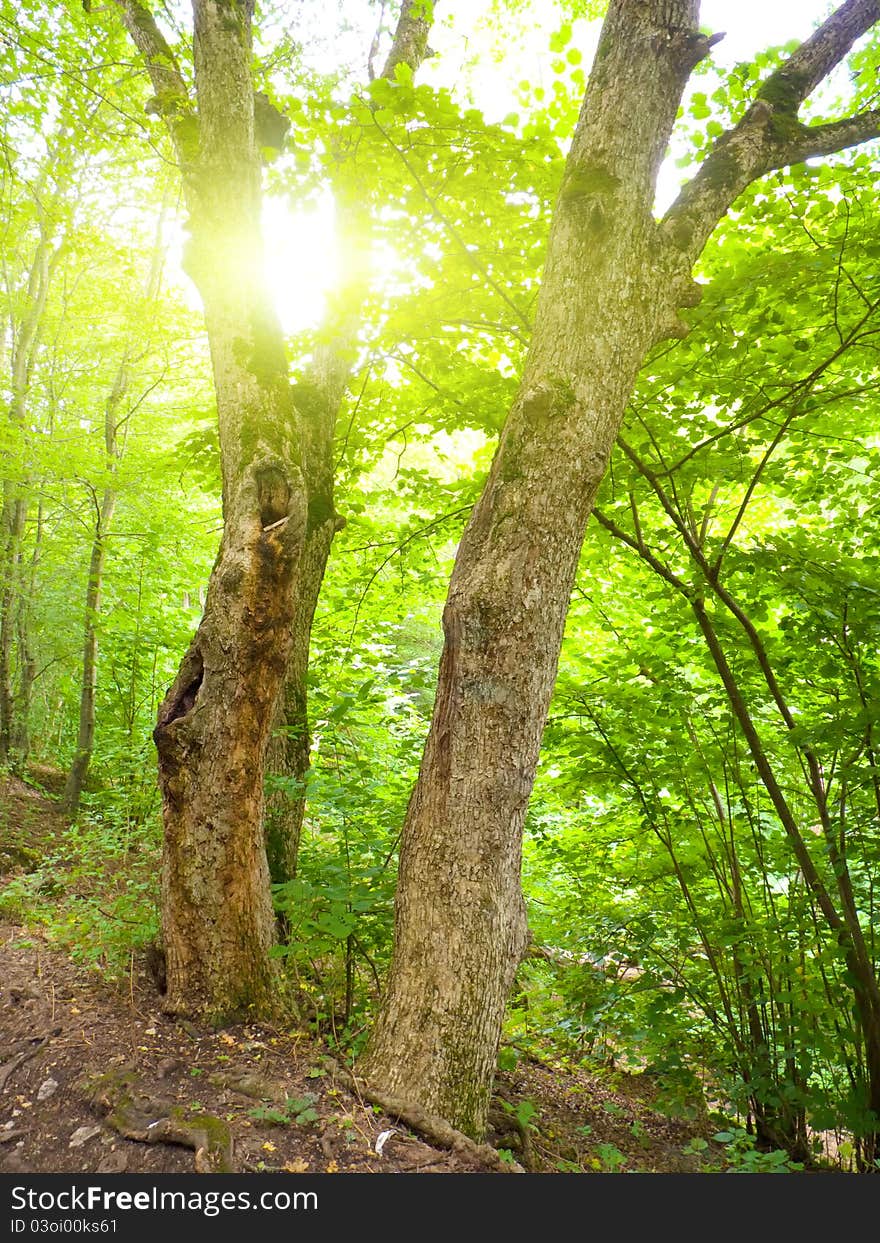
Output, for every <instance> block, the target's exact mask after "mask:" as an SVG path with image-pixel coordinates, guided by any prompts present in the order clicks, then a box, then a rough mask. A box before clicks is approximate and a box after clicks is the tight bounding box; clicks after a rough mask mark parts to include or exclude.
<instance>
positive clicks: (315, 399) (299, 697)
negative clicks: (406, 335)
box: [266, 327, 356, 884]
mask: <svg viewBox="0 0 880 1243" xmlns="http://www.w3.org/2000/svg"><path fill="white" fill-rule="evenodd" d="M355 336H356V330H355V328H354V327H352V328H351V329H350V330H349V331H347V332H344V333H343V334H342V335H341V337H340V338H339V339H338V340H337V341H335V342H334V343H332V344H330V345H327V346H322V347H318V349H317V350H316V352H315V361H314V364H313V366H312V369H311V374H310V377H309V383H308V384H307V385H306V386H299V388H298V389H297V399H298V401H299V402H300V404H301V405H302V406H303V408H304V409H306V410H308V418H307V430H306V444H305V460H306V463H307V466H306V473H307V477H308V488H309V508H308V527H307V532H306V542H305V548H304V550H303V556H302V561H301V563H300V570H299V573H298V575H297V579H296V592H295V598H294V600H293V625H292V643H291V648H290V655H289V657H288V661H287V670H286V673H285V678H284V689H283V693H282V695H281V697H280V699H279V702H278V706H277V709H276V714H275V721H274V724H273V734H272V739H271V741H270V744H269V751H268V756H267V771H268V772H269V773H271V774H272V775H273V776H275V777H276V778H280V779H281V781H280V783H279V786H280V788H278V789H277V790H276V791H275V793H274V794H270V796H269V798H268V801H267V814H266V849H267V854H268V858H269V872H270V875H271V879H272V880H273V882H275V883H276V884H281V883H283V882H284V881H288V880H292V879H293V877H294V876H296V866H297V859H298V856H299V843H300V836H301V833H302V824H303V817H304V815H305V807H306V795H305V783H306V778H307V776H308V771H309V752H310V747H311V735H310V730H309V714H308V682H307V675H308V668H309V647H310V644H311V636H312V623H313V621H314V617H315V609H316V608H317V605H318V597H319V595H320V592H321V584H322V582H323V581H324V572H325V570H326V567H327V559H328V557H329V555H330V546H331V544H332V543H333V537H334V535H335V534H336V532H337V530H338V529H339V528H340V526H341V525H342V520H341V519H340V518H339V517H338V515H337V514H336V510H335V507H334V497H333V476H334V469H335V463H334V460H333V438H334V432H335V428H336V418H337V414H338V411H339V407H340V405H341V403H342V399H343V396H344V392H345V388H346V385H347V384H348V379H349V375H350V372H351V366H352V358H353V353H354V347H355Z"/></svg>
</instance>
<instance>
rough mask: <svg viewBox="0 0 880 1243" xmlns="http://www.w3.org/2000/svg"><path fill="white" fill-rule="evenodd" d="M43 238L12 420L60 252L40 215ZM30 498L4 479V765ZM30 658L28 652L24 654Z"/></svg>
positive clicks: (21, 335) (18, 419)
mask: <svg viewBox="0 0 880 1243" xmlns="http://www.w3.org/2000/svg"><path fill="white" fill-rule="evenodd" d="M39 228H40V236H39V241H38V242H37V245H36V248H35V250H34V257H33V261H32V263H31V267H30V271H29V273H28V281H27V289H26V299H25V309H24V313H23V314H22V317H21V321H20V322H19V323H18V324H13V327H12V333H13V346H12V368H11V370H12V375H11V389H12V400H11V402H10V407H9V418H10V419H11V420H12V422H13V423H18V424H23V423H24V418H25V412H26V408H27V398H28V391H29V389H30V383H31V374H32V371H33V366H34V361H35V358H36V353H37V349H38V347H39V342H40V332H41V329H42V325H43V315H44V312H45V309H46V300H47V298H48V296H49V283H50V281H51V277H52V270H53V267H54V263H55V260H56V259H57V256H58V253H59V251H58V249H57V248H56V249H55V250H53V247H52V242H51V238H50V231H49V224H48V219H47V217H46V215H45V214H43V215H42V216H41V219H40V223H39ZM27 511H28V501H27V496H26V494H24V493H23V491H22V487H21V485H19V484H12V483H10V482H9V480H4V483H3V508H2V513H0V764H5V763H7V762H8V761H9V758H10V755H11V753H12V749H13V742H14V739H15V737H16V735H17V734H19V733H20V727H19V724H18V723H17V722H16V721H15V694H14V691H13V672H14V670H13V647H14V643H15V637H16V617H17V616H18V615H20V609H19V605H20V603H21V602H20V600H19V598H18V597H19V593H20V591H21V565H22V555H23V549H22V541H23V539H24V532H25V527H26V524H27ZM21 656H22V659H25V656H24V653H21Z"/></svg>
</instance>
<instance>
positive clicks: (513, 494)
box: [360, 0, 880, 1135]
mask: <svg viewBox="0 0 880 1243" xmlns="http://www.w3.org/2000/svg"><path fill="white" fill-rule="evenodd" d="M698 16H699V4H698V0H643V2H641V3H634V0H611V3H610V5H609V9H608V16H607V18H606V20H605V24H604V26H603V30H602V35H601V39H600V43H599V47H598V50H597V53H596V60H595V63H594V67H593V71H592V74H591V76H590V81H589V85H588V88H587V92H586V97H585V100H584V106H583V109H582V111H581V116H580V119H579V121H578V125H577V129H576V131H575V135H574V139H573V143H572V147H571V151H570V154H569V157H568V161H567V164H566V169H565V174H564V178H563V184H562V189H561V192H560V195H559V199H558V202H557V206H556V211H555V214H554V220H553V225H552V229H551V236H550V241H549V248H548V257H547V265H546V269H545V274H544V279H543V284H542V288H541V294H540V298H539V303H538V307H537V311H536V318H535V327H534V334H533V339H532V343H531V347H530V349H529V353H528V357H527V360H526V364H525V370H524V375H523V380H522V383H521V386H520V389H519V392H518V395H517V397H516V400H515V402H514V405H513V408H512V410H511V412H510V414H509V416H508V420H507V423H506V425H505V428H504V431H503V433H502V436H501V440H500V443H499V446H498V450H497V452H496V455H495V460H494V462H493V464H492V469H491V471H490V474H489V478H488V481H487V483H486V486H485V489H484V492H483V495H482V496H481V498H480V501H479V503H478V504H477V506H476V508H475V510H474V513H473V515H472V517H471V520H470V522H469V524H468V526H467V529H466V530H465V532H464V535H463V537H462V540H461V543H460V545H459V551H458V555H457V558H456V564H455V569H454V571H453V575H452V581H451V584H450V588H449V595H448V598H447V602H446V607H445V610H444V614H443V629H444V636H445V643H444V648H443V654H442V657H441V661H440V670H439V679H438V687H437V698H436V703H435V707H434V714H433V719H432V723H431V728H430V732H429V736H428V740H427V743H426V747H425V752H424V756H423V760H422V766H421V771H420V774H419V778H418V782H417V784H416V787H415V790H414V792H413V796H412V799H411V801H410V805H409V808H408V811H407V815H406V820H405V823H404V830H403V841H402V849H401V859H400V877H399V881H398V893H397V906H396V923H395V947H394V955H393V959H392V966H391V972H390V977H389V981H388V987H387V993H386V997H385V1000H384V1002H383V1005H382V1008H381V1011H380V1013H379V1016H378V1019H377V1022H376V1025H375V1028H374V1030H373V1032H372V1035H371V1038H370V1042H369V1044H368V1047H367V1050H366V1053H365V1055H364V1058H363V1061H362V1063H361V1067H360V1070H361V1072H362V1074H363V1076H364V1078H365V1081H366V1085H367V1087H368V1088H373V1089H374V1090H376V1091H378V1092H381V1093H382V1094H390V1095H393V1096H395V1097H397V1098H403V1099H404V1100H408V1101H410V1102H414V1103H417V1104H418V1105H420V1106H421V1107H422V1108H424V1109H427V1110H428V1111H429V1112H432V1113H435V1114H441V1115H443V1116H445V1117H446V1118H447V1119H448V1120H449V1121H451V1122H452V1123H453V1124H454V1125H455V1126H457V1127H459V1128H460V1129H461V1130H463V1131H465V1132H467V1133H469V1134H471V1135H479V1134H480V1133H481V1132H482V1131H483V1129H484V1125H485V1118H486V1111H487V1107H488V1102H489V1096H490V1092H491V1085H492V1078H493V1073H494V1067H495V1059H496V1053H497V1047H498V1041H499V1038H500V1032H501V1024H502V1019H503V1015H504V1008H505V1002H506V998H507V994H508V991H509V988H510V985H511V982H512V979H513V975H514V972H515V970H516V967H517V965H518V962H519V960H520V957H521V955H522V953H523V950H524V948H525V945H526V940H527V935H528V934H527V929H526V920H525V912H524V906H523V900H522V896H521V891H520V857H521V840H522V831H523V822H524V819H525V813H526V806H527V803H528V799H529V795H530V792H531V789H532V784H533V780H534V775H535V768H536V764H537V760H538V751H539V746H540V741H541V734H542V730H543V726H544V721H545V719H546V713H547V708H548V705H549V700H550V694H551V691H552V689H553V682H554V678H555V674H556V667H557V661H558V656H559V650H560V645H561V641H562V634H563V628H564V625H565V618H566V613H567V611H568V605H569V594H570V591H571V587H572V583H573V580H574V575H575V570H576V567H577V562H578V556H579V553H580V548H581V543H582V540H583V536H584V531H585V526H586V522H587V518H588V517H589V514H590V510H591V507H592V504H593V499H594V497H595V494H596V491H597V489H598V487H599V483H600V482H601V479H602V476H603V474H604V472H605V469H606V467H607V463H608V459H609V455H610V451H611V448H612V445H613V443H614V440H615V437H616V435H617V431H618V428H619V426H620V423H621V420H622V418H623V414H624V409H625V406H626V402H627V399H628V397H629V395H630V392H631V390H632V386H633V383H634V380H635V377H636V374H637V372H638V370H639V367H640V366H641V363H642V361H643V359H644V357H645V355H646V353H647V352H648V350H649V349H650V348H651V347H652V346H653V345H654V344H655V343H657V342H658V341H660V340H662V339H664V338H665V337H668V336H676V335H682V334H683V332H685V331H686V328H685V327H684V325H682V324H681V323H680V321H679V320H678V315H677V311H678V308H680V307H681V306H684V305H692V304H693V303H694V302H695V301H696V294H697V290H696V287H695V286H694V284H693V282H692V279H691V270H692V265H693V263H694V261H695V259H696V258H697V257H698V256H699V253H700V251H701V249H702V247H703V245H704V244H705V241H706V240H707V238H708V236H709V235H710V233H711V232H712V230H713V228H714V226H715V224H716V223H717V221H718V220H719V219H720V217H721V216H722V215H723V214H724V212H725V211H726V210H727V208H728V207H729V205H730V203H731V202H732V201H733V199H734V198H735V197H736V195H737V194H738V193H740V192H741V190H743V189H744V188H745V187H746V186H747V185H748V184H749V182H750V181H752V180H753V179H754V178H755V177H756V176H759V175H760V174H761V173H763V172H766V171H768V169H770V168H774V167H779V166H780V165H782V164H785V163H790V162H792V160H793V159H795V158H796V159H803V158H805V154H804V153H807V154H815V153H821V152H822V151H823V150H824V151H827V150H836V149H839V148H840V147H841V146H846V145H851V144H852V143H853V142H856V141H861V140H863V139H864V138H865V137H866V136H870V135H871V134H873V133H876V132H877V130H878V129H880V117H878V116H877V115H875V114H867V118H868V119H867V120H866V121H865V122H864V124H862V125H858V124H852V123H850V124H848V125H847V124H846V123H844V122H840V123H832V124H831V125H828V126H821V127H817V128H814V129H806V128H804V127H801V126H800V124H799V122H797V119H796V113H797V109H798V107H799V105H800V103H801V101H802V100H803V99H804V98H805V96H806V95H807V94H809V92H810V91H811V90H812V89H813V88H814V87H815V85H816V84H817V83H818V82H819V81H821V80H822V78H823V77H824V76H825V75H826V74H827V73H828V71H829V69H830V68H831V67H832V66H833V65H834V64H836V63H837V62H838V61H839V60H840V58H841V57H842V56H843V55H844V53H845V52H846V50H848V48H849V47H850V46H851V45H852V42H853V41H854V39H855V38H857V37H858V35H859V34H861V33H863V32H864V30H865V29H867V28H868V27H869V26H870V25H871V24H872V22H874V21H876V20H877V19H878V18H880V5H878V2H877V0H849V2H848V3H847V4H845V5H843V6H842V8H841V9H840V10H839V11H838V13H837V14H835V15H834V16H833V17H832V18H830V19H829V21H828V22H827V23H826V24H825V26H824V27H823V28H822V31H821V32H819V34H818V35H816V36H813V37H812V39H811V40H808V41H807V42H806V43H805V44H803V45H802V46H801V48H800V49H798V52H796V53H795V54H794V55H793V56H792V57H791V58H790V60H789V61H788V62H787V64H786V65H784V66H783V69H782V70H781V71H780V73H777V74H776V75H774V76H773V77H772V78H771V79H770V80H769V83H767V84H765V86H764V88H762V96H761V97H759V99H758V100H757V101H756V102H755V103H754V104H753V105H752V107H751V108H750V109H749V110H748V112H747V113H746V115H745V116H744V117H743V119H742V120H741V121H740V122H739V124H738V125H737V126H736V127H735V128H734V129H733V130H732V131H730V132H729V133H728V134H725V135H723V136H722V138H721V139H720V140H719V142H718V143H717V144H716V147H715V150H714V152H713V153H712V154H711V155H710V156H709V157H708V159H707V161H706V164H704V166H703V169H702V170H701V173H700V174H698V176H697V177H696V178H695V179H694V181H693V182H692V183H691V185H690V186H689V187H686V188H685V191H684V192H683V193H682V196H680V199H679V201H678V202H677V204H676V205H675V206H674V208H673V209H672V210H671V212H670V213H669V214H668V216H667V218H666V219H665V220H664V221H663V222H660V223H657V222H655V221H654V219H653V216H652V207H653V199H654V186H655V181H656V174H657V170H658V167H659V164H660V161H661V159H662V157H663V154H664V151H665V148H666V145H667V142H668V139H669V135H670V132H671V129H672V125H673V122H674V119H675V115H676V110H677V108H678V106H679V102H680V99H681V94H682V90H683V87H684V84H685V82H686V81H687V78H688V76H689V74H690V72H691V70H692V69H693V67H694V66H695V65H696V64H697V63H698V61H699V60H701V59H702V58H703V57H704V56H705V55H706V54H707V52H708V50H709V48H710V46H711V43H712V42H713V41H714V40H710V39H708V38H707V37H705V36H703V35H701V34H700V33H699V31H698V26H697V21H698ZM835 23H836V24H835ZM787 71H790V73H789V72H787ZM774 85H775V86H776V87H777V88H780V89H778V90H777V91H776V92H775V94H773V95H770V96H769V97H768V96H765V95H764V91H766V90H767V87H768V86H770V87H771V88H772V87H773V86H774ZM852 120H853V119H851V121H852ZM855 120H856V121H858V120H860V118H856V119H855ZM781 123H784V124H781ZM834 144H836V145H834Z"/></svg>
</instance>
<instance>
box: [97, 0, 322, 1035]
mask: <svg viewBox="0 0 880 1243" xmlns="http://www.w3.org/2000/svg"><path fill="white" fill-rule="evenodd" d="M119 3H120V7H121V8H122V11H123V16H124V20H125V23H126V26H127V28H128V30H129V33H130V34H131V36H132V39H133V41H134V42H135V44H136V45H137V47H138V49H139V50H140V52H141V54H142V56H143V58H144V60H145V62H146V66H147V69H148V71H149V73H150V77H151V80H152V83H153V87H154V90H155V91H156V98H157V101H158V103H157V107H159V108H160V110H161V111H162V114H163V115H164V117H165V120H166V122H167V125H168V129H169V132H170V133H171V136H172V138H173V140H174V143H175V147H176V150H177V155H178V159H179V161H180V164H181V167H182V172H183V184H184V191H185V195H186V201H187V206H188V208H189V212H190V219H189V225H188V227H189V230H190V240H189V242H188V245H187V249H186V254H185V264H186V268H187V271H188V272H189V275H190V276H191V277H192V279H193V281H194V283H195V284H196V286H197V288H198V290H199V293H200V294H201V297H202V301H203V304H204V308H205V320H206V326H207V332H208V341H209V345H210V351H211V361H212V366H213V373H214V384H215V391H216V396H217V417H218V425H219V433H220V455H221V472H222V480H223V514H224V531H223V538H222V542H221V545H220V551H219V553H218V556H217V560H216V562H215V564H214V568H213V571H212V573H211V578H210V582H209V584H208V593H207V600H206V604H205V612H204V616H203V618H202V621H201V624H200V625H199V628H198V631H197V633H196V635H195V637H194V639H193V641H192V643H191V644H190V647H189V650H188V651H187V653H186V655H185V656H184V659H183V662H182V664H181V667H180V670H179V672H178V675H177V677H176V679H175V681H174V684H173V685H172V687H171V688H170V690H169V691H168V694H167V695H166V697H165V699H164V701H163V703H162V705H161V707H160V709H159V715H158V722H157V725H156V729H155V731H154V738H155V741H156V747H157V750H158V753H159V782H160V787H161V791H162V800H163V819H164V828H165V846H164V855H163V870H162V936H163V942H164V950H165V955H166V960H167V981H168V992H167V995H166V1006H167V1008H168V1009H169V1010H170V1011H172V1012H178V1013H180V1012H190V1013H200V1014H203V1015H208V1016H211V1017H213V1018H215V1019H219V1018H221V1017H229V1016H232V1015H242V1014H253V1013H256V1012H258V1011H260V1010H262V1009H265V1008H267V1007H268V1006H269V1005H270V1003H271V994H272V970H271V960H270V957H269V951H270V948H271V945H272V941H273V936H274V921H273V916H272V907H271V901H270V891H269V879H268V868H267V863H266V851H265V845H264V841H263V771H264V762H265V754H266V746H267V743H268V738H269V730H270V725H271V722H272V719H273V714H274V711H275V704H276V700H277V697H278V694H279V691H280V688H281V684H282V679H283V676H284V669H285V665H286V662H287V657H288V653H289V649H290V641H291V623H292V617H293V605H292V601H293V598H294V594H293V593H294V583H295V576H296V574H297V572H298V569H299V565H300V558H301V552H302V548H303V543H304V540H305V533H306V519H307V499H306V495H305V488H304V485H303V479H302V472H301V468H300V428H299V416H298V413H297V410H296V408H295V404H294V400H293V394H292V390H291V386H290V383H289V379H288V372H287V361H286V357H285V351H284V342H283V336H282V333H281V329H280V325H279V324H278V322H277V319H276V317H275V315H274V312H273V310H272V308H271V304H270V301H269V298H268V295H267V291H266V287H265V278H264V274H263V254H262V238H261V233H260V193H261V186H260V183H261V169H260V162H259V157H258V152H257V147H256V143H255V139H254V105H253V84H252V79H251V54H252V50H251V20H252V14H253V3H252V0H240V2H237V3H221V2H220V0H195V2H194V4H193V12H194V60H195V82H196V92H197V97H198V118H196V117H195V116H194V115H193V112H192V107H191V104H190V101H189V98H188V95H187V89H186V85H185V82H184V80H183V77H182V75H181V74H180V71H179V69H178V67H177V64H176V61H175V59H174V56H173V54H172V52H171V50H170V48H169V47H168V45H167V43H166V42H165V40H164V38H163V36H162V34H161V32H160V31H159V29H158V27H157V25H156V23H155V21H154V19H153V18H152V16H151V15H150V14H149V13H148V12H147V10H146V9H144V8H143V7H142V6H141V5H140V4H138V3H136V2H134V0H119Z"/></svg>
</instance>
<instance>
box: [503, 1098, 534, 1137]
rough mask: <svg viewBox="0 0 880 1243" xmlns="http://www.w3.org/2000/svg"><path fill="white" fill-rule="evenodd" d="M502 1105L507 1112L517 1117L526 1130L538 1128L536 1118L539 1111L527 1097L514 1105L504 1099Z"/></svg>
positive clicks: (512, 1116) (519, 1123)
mask: <svg viewBox="0 0 880 1243" xmlns="http://www.w3.org/2000/svg"><path fill="white" fill-rule="evenodd" d="M501 1106H502V1108H503V1109H504V1112H505V1113H507V1114H510V1116H511V1118H514V1119H516V1122H517V1123H518V1125H519V1126H521V1127H522V1129H523V1130H524V1131H525V1130H527V1129H528V1130H532V1131H534V1130H536V1129H537V1128H536V1124H535V1121H534V1119H535V1118H537V1116H538V1111H537V1109H536V1108H535V1106H534V1104H533V1102H532V1101H530V1100H528V1099H526V1100H523V1101H518V1102H517V1103H516V1105H512V1104H511V1103H510V1101H502V1102H501Z"/></svg>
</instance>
